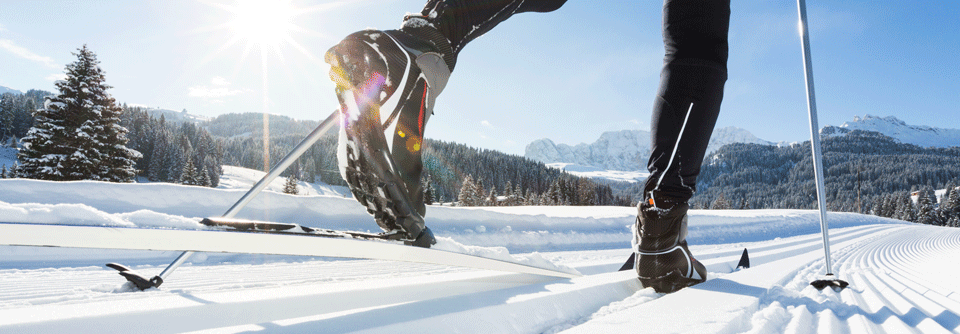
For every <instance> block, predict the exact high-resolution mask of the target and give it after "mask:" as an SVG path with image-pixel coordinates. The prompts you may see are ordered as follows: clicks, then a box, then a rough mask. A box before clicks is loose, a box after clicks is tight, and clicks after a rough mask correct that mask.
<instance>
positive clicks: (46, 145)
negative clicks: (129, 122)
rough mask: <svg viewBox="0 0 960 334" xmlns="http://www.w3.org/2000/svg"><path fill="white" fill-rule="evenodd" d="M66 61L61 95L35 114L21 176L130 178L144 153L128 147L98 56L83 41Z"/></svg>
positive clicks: (59, 83)
mask: <svg viewBox="0 0 960 334" xmlns="http://www.w3.org/2000/svg"><path fill="white" fill-rule="evenodd" d="M74 55H75V56H77V61H76V62H73V63H70V64H67V67H66V74H67V76H66V78H65V79H64V80H60V81H57V82H56V83H55V85H56V86H57V89H58V90H59V91H60V94H59V95H57V96H55V97H50V98H47V99H46V101H45V102H44V106H43V108H41V109H39V110H37V111H35V112H34V118H35V120H36V122H35V124H34V126H33V127H32V128H31V129H30V130H29V131H28V133H27V136H25V137H24V138H23V143H24V145H23V150H21V151H20V154H19V160H20V161H21V162H22V166H21V173H22V174H21V175H22V176H24V177H28V178H34V179H42V180H56V181H65V180H102V181H112V182H131V181H133V179H134V176H135V175H136V170H135V169H134V165H135V163H136V162H135V160H136V159H139V158H140V156H141V155H140V152H137V151H135V150H131V149H129V148H127V147H126V144H127V138H126V133H127V129H125V128H124V127H122V126H120V124H119V123H120V114H121V112H122V111H121V109H120V108H119V107H118V106H117V105H116V103H115V100H114V99H113V97H111V96H110V94H109V93H107V89H109V88H111V87H110V86H108V85H107V84H106V83H105V82H104V81H105V78H104V75H103V71H102V70H101V69H100V66H99V65H98V64H99V63H100V62H99V61H98V60H97V57H96V55H95V54H94V53H93V52H92V51H90V50H89V49H87V46H86V45H84V46H83V47H82V48H80V49H79V51H78V52H77V53H74Z"/></svg>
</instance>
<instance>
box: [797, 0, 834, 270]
mask: <svg viewBox="0 0 960 334" xmlns="http://www.w3.org/2000/svg"><path fill="white" fill-rule="evenodd" d="M797 9H798V12H799V15H800V39H801V48H802V49H803V70H804V73H805V79H806V83H807V111H808V112H809V114H810V146H811V149H812V153H813V172H814V174H815V176H816V183H817V206H818V207H819V208H820V231H821V232H822V233H823V252H824V259H825V260H826V265H827V273H826V274H827V275H833V272H832V271H833V269H832V268H833V264H832V263H831V262H830V235H829V232H828V230H827V202H826V198H825V196H826V193H825V191H824V186H823V161H822V158H821V157H822V155H821V151H820V133H819V131H818V129H819V128H820V126H819V125H818V124H817V98H816V94H815V91H814V88H813V61H812V60H811V59H810V36H809V35H810V32H809V30H808V29H807V4H806V1H804V0H797Z"/></svg>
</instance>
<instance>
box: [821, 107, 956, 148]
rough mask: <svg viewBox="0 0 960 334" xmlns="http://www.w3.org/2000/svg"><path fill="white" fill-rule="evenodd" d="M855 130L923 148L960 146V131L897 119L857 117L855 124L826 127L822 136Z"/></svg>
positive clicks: (869, 116) (822, 131) (848, 123)
mask: <svg viewBox="0 0 960 334" xmlns="http://www.w3.org/2000/svg"><path fill="white" fill-rule="evenodd" d="M853 130H863V131H874V132H879V133H882V134H884V135H886V136H888V137H892V138H894V139H897V140H899V141H900V142H902V143H906V144H914V145H917V146H922V147H952V146H960V129H944V128H936V127H932V126H926V125H910V124H907V123H905V122H903V121H901V120H899V119H897V118H896V117H893V116H888V117H877V116H871V115H866V116H864V117H863V118H860V117H858V116H855V117H854V118H853V122H846V123H843V125H841V126H839V127H836V126H825V127H823V129H821V130H820V134H822V135H844V134H846V133H849V132H850V131H853Z"/></svg>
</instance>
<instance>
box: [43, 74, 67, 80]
mask: <svg viewBox="0 0 960 334" xmlns="http://www.w3.org/2000/svg"><path fill="white" fill-rule="evenodd" d="M66 78H67V75H66V74H63V73H54V74H51V75H48V76H46V77H45V78H44V79H46V80H47V81H59V80H64V79H66Z"/></svg>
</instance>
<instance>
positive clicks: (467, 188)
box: [457, 174, 477, 206]
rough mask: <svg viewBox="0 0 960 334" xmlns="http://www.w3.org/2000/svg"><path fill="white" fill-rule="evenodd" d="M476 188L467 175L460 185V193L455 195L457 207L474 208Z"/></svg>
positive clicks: (471, 178)
mask: <svg viewBox="0 0 960 334" xmlns="http://www.w3.org/2000/svg"><path fill="white" fill-rule="evenodd" d="M476 191H477V186H476V184H474V183H473V177H472V176H470V174H467V176H465V177H464V178H463V183H462V184H461V185H460V193H459V194H458V195H457V203H458V204H457V205H458V206H474V205H476V202H475V199H476V198H477V194H476Z"/></svg>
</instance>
